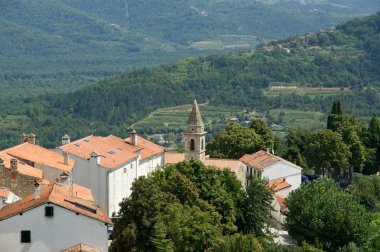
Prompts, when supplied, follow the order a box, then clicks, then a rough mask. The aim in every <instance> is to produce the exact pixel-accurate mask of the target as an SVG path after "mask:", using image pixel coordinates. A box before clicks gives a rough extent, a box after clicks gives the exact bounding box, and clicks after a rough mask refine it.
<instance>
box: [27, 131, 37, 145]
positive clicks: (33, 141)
mask: <svg viewBox="0 0 380 252" xmlns="http://www.w3.org/2000/svg"><path fill="white" fill-rule="evenodd" d="M28 142H29V143H31V144H36V135H34V134H33V133H30V134H29V136H28Z"/></svg>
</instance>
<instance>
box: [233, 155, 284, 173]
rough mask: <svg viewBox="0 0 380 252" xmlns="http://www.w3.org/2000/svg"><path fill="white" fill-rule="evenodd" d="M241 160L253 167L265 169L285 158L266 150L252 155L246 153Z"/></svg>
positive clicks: (260, 169)
mask: <svg viewBox="0 0 380 252" xmlns="http://www.w3.org/2000/svg"><path fill="white" fill-rule="evenodd" d="M240 161H242V162H243V163H245V164H247V165H249V166H251V167H253V168H254V169H256V170H259V171H263V170H265V169H266V168H267V167H269V166H271V165H273V164H275V163H277V162H280V161H285V160H283V159H282V158H280V157H277V156H275V155H272V154H270V153H268V152H266V151H258V152H255V153H253V154H251V155H249V154H245V155H244V156H242V157H241V158H240Z"/></svg>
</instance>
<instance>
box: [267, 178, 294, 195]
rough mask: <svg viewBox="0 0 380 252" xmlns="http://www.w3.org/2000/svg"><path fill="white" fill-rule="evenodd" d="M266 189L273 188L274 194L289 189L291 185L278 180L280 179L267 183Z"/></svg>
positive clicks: (281, 179) (283, 179)
mask: <svg viewBox="0 0 380 252" xmlns="http://www.w3.org/2000/svg"><path fill="white" fill-rule="evenodd" d="M268 187H269V188H273V190H274V191H275V192H277V191H280V190H282V189H285V188H288V187H291V185H290V184H288V182H286V179H285V178H280V179H276V180H272V181H269V183H268Z"/></svg>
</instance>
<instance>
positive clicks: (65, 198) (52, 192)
mask: <svg viewBox="0 0 380 252" xmlns="http://www.w3.org/2000/svg"><path fill="white" fill-rule="evenodd" d="M48 202H50V203H52V204H56V205H59V206H61V207H64V208H66V209H68V210H71V211H73V212H76V213H79V214H82V215H85V216H87V217H90V218H93V219H97V220H99V221H102V222H105V223H109V224H111V220H110V218H109V217H108V216H107V214H106V213H105V211H104V210H102V209H100V208H97V207H95V206H93V205H91V204H88V203H84V202H82V201H80V200H78V199H77V198H76V197H73V196H71V195H70V192H69V189H68V188H66V187H64V186H62V185H57V184H53V185H49V186H47V187H45V188H42V189H41V191H40V197H39V198H38V199H35V196H34V193H33V194H31V195H29V196H27V197H25V198H23V199H22V200H19V201H17V202H15V203H12V204H10V205H8V206H5V207H4V208H3V209H1V210H0V221H1V220H4V219H7V218H10V217H12V216H15V215H17V214H19V213H22V212H25V211H28V210H30V209H33V208H36V207H38V206H41V205H43V204H46V203H48ZM86 208H87V209H91V211H89V210H86ZM94 212H95V213H94Z"/></svg>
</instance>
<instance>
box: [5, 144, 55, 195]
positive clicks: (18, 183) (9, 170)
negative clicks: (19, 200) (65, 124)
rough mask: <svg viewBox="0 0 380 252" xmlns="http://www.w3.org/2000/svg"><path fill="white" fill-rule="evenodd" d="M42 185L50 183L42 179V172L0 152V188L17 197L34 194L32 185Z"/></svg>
mask: <svg viewBox="0 0 380 252" xmlns="http://www.w3.org/2000/svg"><path fill="white" fill-rule="evenodd" d="M36 181H38V182H39V183H40V184H42V185H48V184H49V183H50V182H49V181H48V180H46V179H44V178H43V171H42V170H40V169H37V168H34V167H32V166H30V165H28V164H26V163H24V162H22V161H20V160H18V159H17V158H14V157H12V156H10V155H9V154H7V153H6V152H4V151H2V152H0V187H2V188H4V189H8V190H9V191H12V193H14V194H16V195H17V196H19V197H24V196H26V195H29V194H31V193H32V192H34V184H35V182H36Z"/></svg>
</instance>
